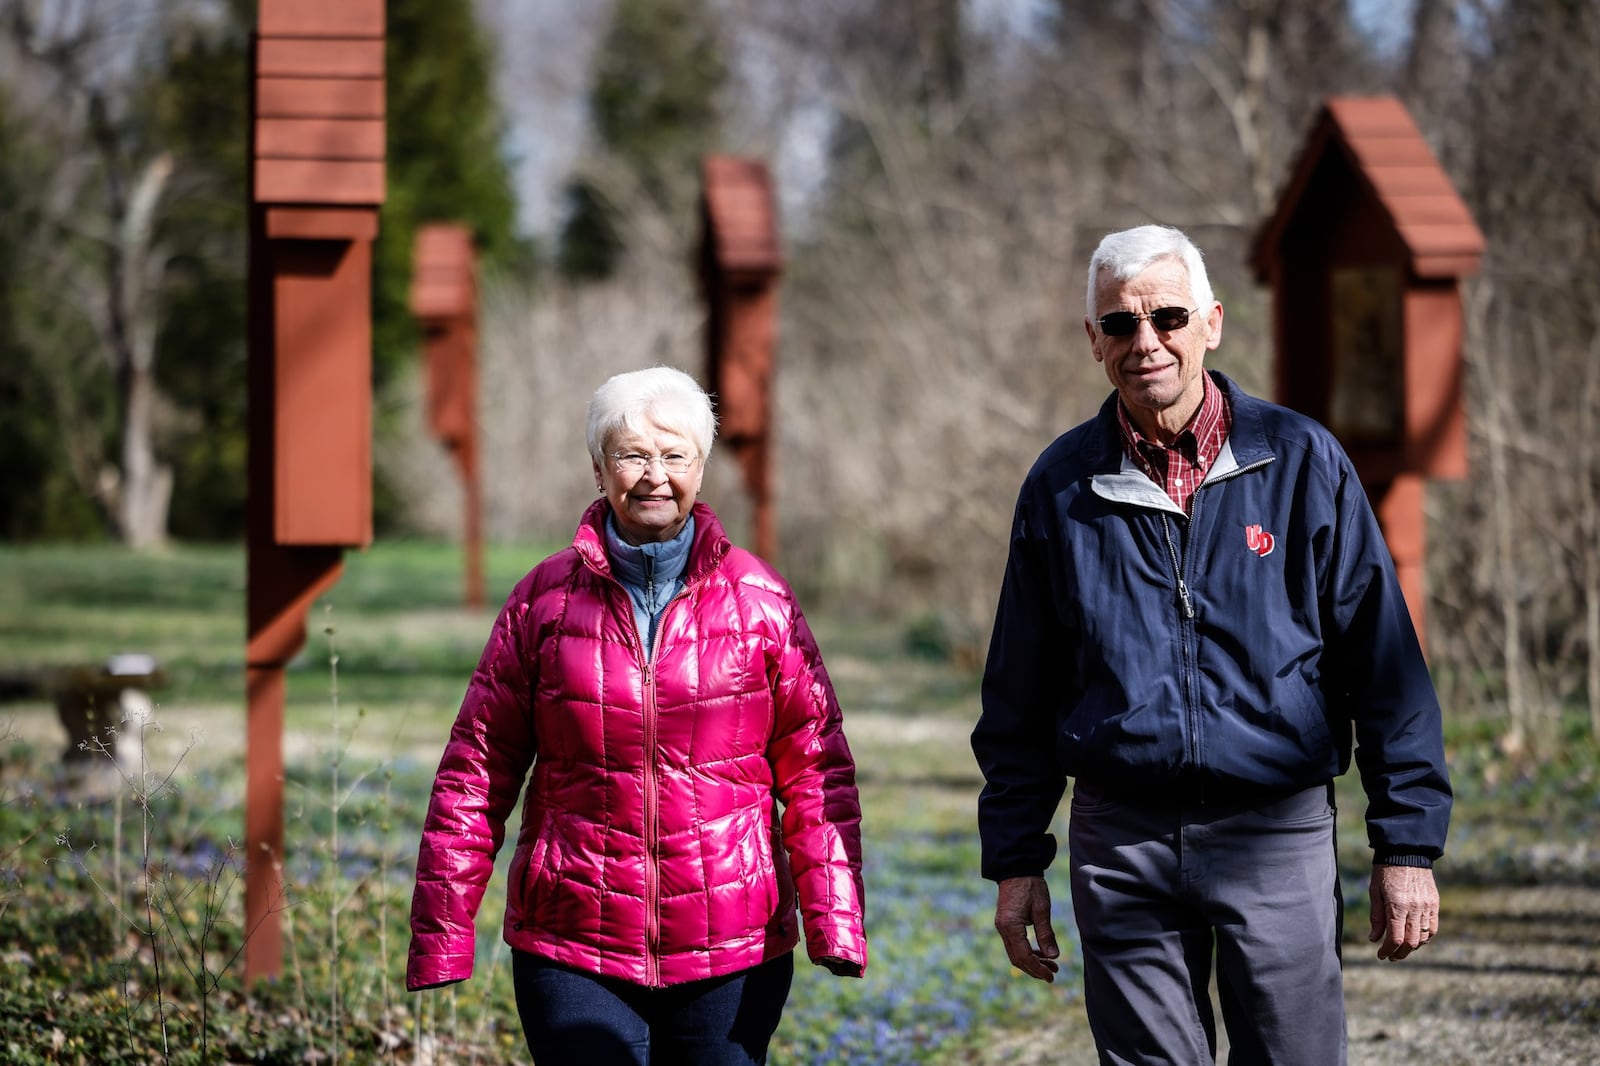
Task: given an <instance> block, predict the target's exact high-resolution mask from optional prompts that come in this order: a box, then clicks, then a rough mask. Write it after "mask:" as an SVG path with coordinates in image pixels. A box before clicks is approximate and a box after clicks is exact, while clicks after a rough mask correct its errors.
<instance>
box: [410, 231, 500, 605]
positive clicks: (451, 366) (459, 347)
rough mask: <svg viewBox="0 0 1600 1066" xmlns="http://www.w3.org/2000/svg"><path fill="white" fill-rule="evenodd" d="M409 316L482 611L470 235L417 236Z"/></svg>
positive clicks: (469, 583) (472, 595)
mask: <svg viewBox="0 0 1600 1066" xmlns="http://www.w3.org/2000/svg"><path fill="white" fill-rule="evenodd" d="M411 269H412V280H411V313H412V314H413V315H414V316H416V318H417V321H418V323H419V324H420V325H421V327H422V332H423V338H424V341H423V343H424V354H425V357H426V359H427V361H428V428H429V430H430V431H431V432H432V433H433V435H434V437H435V438H436V439H437V440H438V441H439V443H440V444H443V445H444V446H445V448H447V449H448V450H449V452H450V454H451V456H453V457H454V459H455V461H456V470H457V472H458V473H459V474H460V476H461V487H462V512H463V514H462V523H461V531H462V549H463V552H464V553H465V555H466V595H465V602H466V605H467V606H468V607H482V606H483V524H482V523H483V489H482V484H481V479H480V475H479V470H478V293H477V281H476V277H475V274H476V271H475V255H474V252H473V248H472V232H471V231H470V230H468V229H467V228H466V227H465V226H458V225H452V224H447V223H434V224H432V225H427V226H423V227H421V228H420V229H418V230H417V237H416V243H415V245H414V247H413V250H412V268H411Z"/></svg>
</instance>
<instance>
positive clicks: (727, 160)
mask: <svg viewBox="0 0 1600 1066" xmlns="http://www.w3.org/2000/svg"><path fill="white" fill-rule="evenodd" d="M702 174H703V178H704V190H703V193H702V195H701V199H700V216H701V223H702V227H703V229H702V239H701V245H700V280H701V285H702V288H703V291H704V293H705V299H706V308H707V322H706V379H707V384H708V386H709V388H710V390H711V392H712V394H713V396H714V397H715V399H716V402H717V418H718V421H719V435H720V436H721V438H722V442H723V443H724V444H725V445H727V446H728V447H730V448H732V449H733V454H734V456H735V457H736V458H737V459H738V460H739V465H740V467H741V468H742V470H743V472H744V484H745V490H746V491H747V492H748V493H749V494H750V499H751V502H752V503H753V504H754V507H755V522H754V524H755V553H756V554H757V555H759V556H761V557H762V558H763V559H766V560H767V561H769V562H772V561H774V560H775V559H776V558H777V552H778V534H777V523H776V521H775V519H774V517H773V512H772V371H773V356H774V348H775V347H776V343H777V328H778V275H779V273H780V272H781V271H782V269H783V256H782V253H781V251H780V250H779V244H778V219H777V211H776V208H775V206H774V204H773V194H772V180H771V178H769V177H768V175H767V168H766V165H765V164H764V163H762V162H761V161H759V160H755V159H738V158H734V157H732V156H708V157H707V158H706V159H705V161H704V163H703V165H702Z"/></svg>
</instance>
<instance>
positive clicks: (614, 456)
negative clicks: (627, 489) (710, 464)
mask: <svg viewBox="0 0 1600 1066" xmlns="http://www.w3.org/2000/svg"><path fill="white" fill-rule="evenodd" d="M697 458H699V456H696V455H686V454H684V453H683V452H668V453H666V454H665V455H645V454H644V453H642V452H612V453H611V465H612V466H613V467H615V468H616V471H617V473H619V474H642V473H644V472H645V471H646V470H647V469H649V467H650V464H651V463H660V464H661V469H663V470H665V471H666V472H667V473H669V474H687V473H688V472H689V468H690V467H691V466H693V465H694V461H695V460H696V459H697Z"/></svg>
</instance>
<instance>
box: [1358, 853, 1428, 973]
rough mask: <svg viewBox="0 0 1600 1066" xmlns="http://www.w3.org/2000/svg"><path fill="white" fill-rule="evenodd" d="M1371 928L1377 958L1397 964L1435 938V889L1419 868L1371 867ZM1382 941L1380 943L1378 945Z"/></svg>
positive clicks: (1423, 871)
mask: <svg viewBox="0 0 1600 1066" xmlns="http://www.w3.org/2000/svg"><path fill="white" fill-rule="evenodd" d="M1371 896H1372V928H1371V930H1370V931H1368V933H1367V939H1368V940H1369V941H1371V942H1372V943H1374V944H1378V958H1380V959H1388V960H1389V961H1391V962H1399V961H1400V960H1401V959H1403V958H1405V957H1406V956H1407V955H1409V954H1411V953H1412V952H1413V951H1415V950H1417V949H1418V948H1419V947H1421V946H1422V945H1424V944H1426V943H1427V942H1428V941H1430V940H1432V939H1433V938H1434V937H1436V936H1438V935H1439V889H1438V888H1437V887H1436V886H1435V885H1434V883H1433V871H1432V870H1428V869H1425V868H1423V867H1419V866H1385V865H1383V864H1382V863H1378V864H1376V865H1374V866H1373V867H1372V887H1371ZM1379 941H1382V943H1381V944H1380V943H1378V942H1379Z"/></svg>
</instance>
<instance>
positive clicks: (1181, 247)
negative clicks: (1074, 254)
mask: <svg viewBox="0 0 1600 1066" xmlns="http://www.w3.org/2000/svg"><path fill="white" fill-rule="evenodd" d="M1162 259H1176V260H1177V261H1178V262H1180V263H1182V264H1183V267H1184V270H1185V271H1187V272H1188V275H1189V299H1190V300H1191V301H1193V305H1192V306H1191V307H1190V308H1189V310H1191V311H1193V310H1196V309H1198V310H1199V311H1201V312H1202V313H1209V312H1210V311H1211V305H1212V304H1213V303H1215V302H1216V301H1215V297H1213V296H1212V294H1211V279H1210V278H1208V277H1206V264H1205V261H1204V260H1203V259H1202V258H1201V255H1200V249H1199V248H1196V247H1195V245H1194V242H1193V241H1191V240H1190V239H1189V238H1188V237H1187V236H1186V235H1185V234H1184V232H1183V231H1182V230H1178V229H1173V228H1172V227H1171V226H1135V227H1133V228H1132V229H1125V230H1119V231H1117V232H1116V233H1109V234H1107V235H1106V236H1105V238H1104V239H1103V240H1101V242H1100V246H1099V247H1098V248H1096V249H1095V250H1094V255H1092V256H1090V257H1089V293H1088V297H1087V299H1086V300H1085V301H1084V304H1085V306H1086V307H1087V308H1088V311H1089V319H1090V321H1092V322H1097V321H1098V320H1099V317H1100V316H1099V309H1098V308H1096V307H1095V302H1094V295H1095V286H1096V284H1097V283H1098V282H1099V280H1100V275H1101V274H1110V275H1111V276H1112V277H1113V278H1115V279H1116V280H1117V281H1131V280H1133V279H1134V278H1136V277H1138V276H1139V275H1140V274H1143V273H1144V272H1145V271H1146V270H1148V269H1149V268H1150V267H1151V266H1152V265H1153V264H1155V263H1157V262H1159V261H1160V260H1162Z"/></svg>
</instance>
